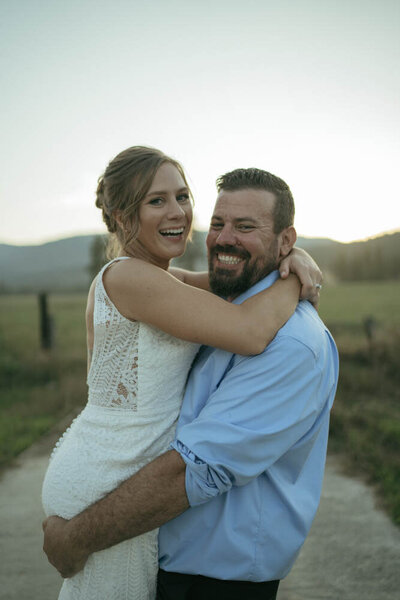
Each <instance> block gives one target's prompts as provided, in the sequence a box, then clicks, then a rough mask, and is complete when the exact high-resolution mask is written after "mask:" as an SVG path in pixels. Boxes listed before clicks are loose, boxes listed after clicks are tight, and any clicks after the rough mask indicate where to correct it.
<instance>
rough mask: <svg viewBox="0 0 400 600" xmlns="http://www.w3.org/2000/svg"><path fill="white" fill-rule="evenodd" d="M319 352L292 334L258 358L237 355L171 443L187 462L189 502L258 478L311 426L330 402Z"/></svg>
mask: <svg viewBox="0 0 400 600" xmlns="http://www.w3.org/2000/svg"><path fill="white" fill-rule="evenodd" d="M318 358H319V357H318V356H316V355H315V353H314V352H313V351H312V349H311V348H310V347H308V346H307V345H305V344H304V343H303V342H301V341H299V340H298V339H295V338H292V337H291V336H288V335H280V336H279V337H277V338H275V340H274V341H273V342H272V343H271V344H270V345H269V346H268V348H267V349H266V350H265V351H264V352H263V353H262V354H260V355H258V356H252V357H243V356H236V357H235V359H234V362H233V365H232V367H231V369H230V370H229V371H228V372H227V373H226V374H225V377H224V378H223V379H222V381H221V383H220V385H219V387H218V388H217V389H216V390H215V391H214V392H213V393H212V394H211V396H210V397H209V399H208V401H207V403H206V404H205V406H204V407H203V408H202V410H201V412H200V413H199V414H198V416H197V417H196V418H195V419H194V420H193V421H192V422H190V423H186V424H184V425H183V426H182V427H180V428H178V431H177V438H176V440H175V442H174V443H173V445H172V447H173V448H174V449H175V450H177V451H178V452H179V453H180V454H181V456H182V458H183V460H184V461H185V463H186V466H187V468H186V492H187V495H188V499H189V503H190V505H191V506H197V505H199V504H203V503H204V502H207V501H208V500H210V499H212V498H213V497H215V496H217V495H219V494H223V493H225V492H227V491H228V490H229V489H230V488H231V487H232V486H243V485H245V484H247V483H248V482H250V481H251V480H252V479H254V478H255V477H258V476H259V475H260V474H261V473H263V472H264V471H265V470H266V469H268V468H269V467H270V466H271V465H272V464H273V463H275V462H276V461H277V460H278V459H279V458H280V457H282V456H283V455H284V454H285V453H286V452H287V451H288V449H289V448H291V447H292V446H293V445H294V444H295V443H296V442H297V441H298V440H300V439H301V438H302V437H303V436H304V435H305V434H306V433H307V432H308V431H309V430H310V428H311V427H312V426H313V424H314V423H315V421H316V419H317V418H318V415H319V413H320V412H321V410H322V408H323V407H322V406H321V403H322V404H323V403H324V402H326V395H325V394H322V395H321V394H320V393H319V391H320V388H321V385H322V383H323V382H322V380H323V372H322V369H321V365H320V364H319V363H320V361H319V360H318ZM325 384H326V382H325Z"/></svg>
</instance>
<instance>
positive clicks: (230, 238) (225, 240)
mask: <svg viewBox="0 0 400 600" xmlns="http://www.w3.org/2000/svg"><path fill="white" fill-rule="evenodd" d="M216 241H217V244H219V245H220V246H234V245H235V244H236V242H237V240H236V233H235V231H234V230H233V229H232V227H230V226H229V225H224V227H223V228H222V229H221V230H220V232H219V234H218V237H217V240H216Z"/></svg>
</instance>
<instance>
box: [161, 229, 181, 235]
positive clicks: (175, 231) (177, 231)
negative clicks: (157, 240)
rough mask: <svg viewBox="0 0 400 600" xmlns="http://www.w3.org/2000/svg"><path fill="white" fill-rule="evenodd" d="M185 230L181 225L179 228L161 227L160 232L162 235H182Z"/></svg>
mask: <svg viewBox="0 0 400 600" xmlns="http://www.w3.org/2000/svg"><path fill="white" fill-rule="evenodd" d="M184 230H185V228H184V227H180V228H179V229H161V230H160V233H161V235H182V233H183V232H184Z"/></svg>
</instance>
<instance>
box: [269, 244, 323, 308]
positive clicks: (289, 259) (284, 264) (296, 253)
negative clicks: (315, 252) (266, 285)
mask: <svg viewBox="0 0 400 600" xmlns="http://www.w3.org/2000/svg"><path fill="white" fill-rule="evenodd" d="M279 272H280V275H281V278H282V279H286V277H287V276H288V275H289V273H295V274H296V275H297V277H298V278H299V279H300V283H301V291H300V299H301V300H309V301H310V302H311V304H313V305H314V307H315V308H317V307H318V302H319V293H320V290H321V284H322V273H321V271H320V269H319V267H318V265H317V263H316V262H315V261H314V259H313V258H312V257H311V256H310V255H309V254H308V252H306V251H305V250H302V249H301V248H293V250H292V251H291V252H290V253H289V254H288V255H287V256H286V257H285V258H284V259H283V260H282V261H281V264H280V266H279Z"/></svg>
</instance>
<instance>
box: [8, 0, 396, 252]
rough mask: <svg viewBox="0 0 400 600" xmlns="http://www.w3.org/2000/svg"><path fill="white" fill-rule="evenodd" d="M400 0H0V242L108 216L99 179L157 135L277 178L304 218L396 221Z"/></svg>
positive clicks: (201, 217)
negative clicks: (98, 198) (97, 194)
mask: <svg viewBox="0 0 400 600" xmlns="http://www.w3.org/2000/svg"><path fill="white" fill-rule="evenodd" d="M399 56H400V2H399V1H398V0H379V1H370V0H334V1H331V0H274V1H272V0H246V1H245V2H244V1H243V0H241V1H235V0H220V1H218V0H202V1H201V2H200V1H194V0H186V1H183V0H153V1H147V2H146V1H143V0H142V1H141V2H139V1H138V0H130V1H128V0H113V1H111V0H108V1H107V2H104V1H102V0H97V1H95V0H68V1H66V0H0V76H1V80H0V83H1V90H2V91H1V95H0V109H1V110H0V114H1V136H0V145H1V148H0V160H1V172H2V175H1V178H0V205H1V206H0V208H1V211H0V242H6V243H15V244H27V243H41V242H43V241H48V240H53V239H57V238H60V237H68V236H71V235H75V234H81V233H91V232H99V231H104V227H103V224H102V222H101V218H100V213H99V211H98V209H96V208H94V190H95V188H96V180H97V178H98V176H99V175H100V174H101V172H102V171H103V170H104V168H105V166H106V165H107V163H108V161H109V160H110V159H111V158H112V157H113V156H115V155H116V154H117V153H118V152H119V151H121V150H123V149H124V148H127V147H128V146H132V145H136V144H141V145H150V146H155V147H158V148H160V149H161V150H163V151H164V152H166V153H169V154H171V155H173V156H174V157H175V158H177V159H179V160H180V161H181V162H182V163H183V165H184V167H185V169H186V171H187V173H188V175H189V180H190V181H191V184H192V187H193V190H194V193H195V199H196V207H195V208H196V216H197V222H198V225H199V226H200V227H201V228H207V225H208V221H209V218H210V215H211V213H212V206H213V203H214V200H215V195H216V194H215V185H214V181H215V179H216V177H217V176H218V175H220V174H221V173H224V172H226V171H228V170H231V169H234V168H236V167H249V166H256V167H260V168H263V169H266V170H268V171H271V172H272V173H275V174H276V175H279V176H280V177H282V178H283V179H285V180H286V181H287V183H288V184H289V185H290V187H291V188H292V191H293V194H294V197H295V201H296V210H297V216H296V225H297V230H298V233H299V234H300V235H306V236H313V237H316V236H318V237H330V238H333V239H336V240H340V241H350V240H355V239H361V238H365V237H369V236H373V235H376V234H379V233H381V232H384V231H389V230H393V229H399V228H400V210H399V200H400V198H399V177H398V172H399V165H400V152H399V146H400V110H399V108H400V107H399V98H400V69H399Z"/></svg>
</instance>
